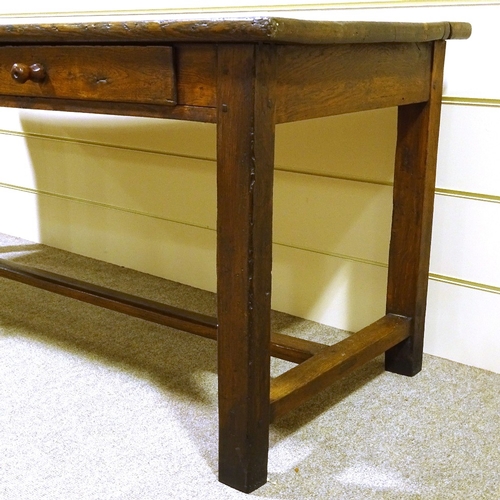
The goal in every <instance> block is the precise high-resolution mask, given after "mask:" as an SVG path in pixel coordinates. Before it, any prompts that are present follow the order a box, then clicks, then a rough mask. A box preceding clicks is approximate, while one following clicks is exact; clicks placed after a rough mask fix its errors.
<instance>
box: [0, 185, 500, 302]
mask: <svg viewBox="0 0 500 500" xmlns="http://www.w3.org/2000/svg"><path fill="white" fill-rule="evenodd" d="M0 188H3V189H10V190H14V191H20V192H24V193H29V194H32V195H35V196H42V197H43V196H46V197H52V198H59V199H61V200H64V201H67V202H73V203H80V204H88V205H92V206H96V207H100V208H103V209H108V210H116V211H121V212H124V213H129V214H132V215H138V216H141V217H149V218H151V219H156V220H160V221H164V222H169V223H172V224H179V225H185V226H189V227H194V228H196V229H201V230H205V231H206V230H208V231H212V232H215V229H212V228H210V227H205V226H201V225H197V224H193V223H189V222H182V221H178V220H173V219H169V218H166V217H161V216H158V215H154V214H151V213H147V212H141V211H138V210H131V209H126V208H123V207H118V206H113V205H110V204H106V203H99V202H93V201H89V200H84V199H79V198H76V197H71V196H65V195H57V194H54V193H49V192H44V191H37V190H34V189H29V188H22V187H18V186H13V185H9V184H4V183H0ZM273 245H275V246H280V247H284V248H291V249H294V250H299V251H302V252H308V253H313V254H318V255H323V256H325V257H331V258H335V259H340V260H344V261H348V262H355V263H359V264H364V265H370V266H374V267H382V268H387V263H384V262H377V261H373V260H369V259H363V258H360V257H355V256H350V255H345V254H338V253H334V252H327V251H322V250H319V249H314V248H310V247H300V246H295V245H289V244H286V243H283V242H280V241H273ZM429 279H431V280H433V281H438V282H442V283H448V284H450V285H455V286H460V287H465V288H471V289H474V290H478V291H482V292H488V293H495V294H500V287H498V286H493V285H488V284H486V283H478V282H473V281H468V280H463V279H460V278H455V277H452V276H445V275H441V274H437V273H430V274H429Z"/></svg>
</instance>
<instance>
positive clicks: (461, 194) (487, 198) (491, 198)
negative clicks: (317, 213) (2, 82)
mask: <svg viewBox="0 0 500 500" xmlns="http://www.w3.org/2000/svg"><path fill="white" fill-rule="evenodd" d="M499 106H500V100H499ZM0 134H4V135H10V136H16V137H24V138H25V139H40V140H48V141H58V142H63V143H67V144H77V145H86V146H91V147H101V148H109V149H114V150H118V151H131V152H136V153H144V154H153V155H160V156H165V157H170V158H179V159H185V160H193V161H203V162H211V163H213V162H215V161H216V160H215V159H214V158H210V157H203V156H192V155H183V154H179V153H172V152H166V151H158V150H152V149H148V148H136V147H132V146H126V145H116V144H108V143H100V142H97V141H90V140H85V139H70V138H66V137H58V136H52V135H44V134H35V133H31V132H29V133H26V132H16V131H10V130H5V129H0ZM275 171H276V172H284V173H288V174H295V175H307V176H312V177H320V178H324V179H328V180H335V181H346V182H360V183H363V184H371V185H377V186H387V187H392V186H393V183H392V182H389V181H378V180H375V179H363V178H358V177H348V176H339V175H327V174H325V173H319V172H310V171H302V170H296V169H291V168H289V167H286V166H282V165H276V167H275ZM0 185H2V186H4V187H5V186H7V185H3V184H1V183H0ZM12 188H17V189H19V190H22V189H28V188H23V187H20V186H12ZM33 192H40V193H43V194H51V193H49V192H47V193H44V192H41V191H38V190H36V189H34V190H33ZM436 195H441V196H448V197H454V198H462V199H470V200H475V201H484V202H489V203H500V196H495V195H488V194H482V193H475V192H468V191H456V190H452V189H445V188H439V187H438V188H436ZM61 196H62V195H61ZM84 201H86V202H89V203H90V202H91V201H90V200H84ZM182 223H183V224H184V222H182Z"/></svg>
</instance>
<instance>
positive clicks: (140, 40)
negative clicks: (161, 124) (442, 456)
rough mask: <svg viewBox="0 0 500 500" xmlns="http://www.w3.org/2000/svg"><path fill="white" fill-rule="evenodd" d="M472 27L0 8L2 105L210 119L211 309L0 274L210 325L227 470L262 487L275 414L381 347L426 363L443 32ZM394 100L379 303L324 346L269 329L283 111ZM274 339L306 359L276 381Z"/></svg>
mask: <svg viewBox="0 0 500 500" xmlns="http://www.w3.org/2000/svg"><path fill="white" fill-rule="evenodd" d="M469 35H470V25H469V24H467V23H449V22H439V23H383V22H382V23H380V22H377V23H375V22H357V21H356V22H338V21H336V22H333V21H303V20H296V19H287V18H282V17H266V16H262V17H248V18H208V19H200V18H198V19H196V18H191V19H188V18H186V19H181V18H179V17H168V16H156V17H152V18H150V19H149V20H145V19H144V18H143V17H134V16H130V17H123V18H122V21H113V22H108V21H106V20H104V21H103V20H102V18H96V20H95V22H93V21H85V22H73V23H57V24H50V23H48V24H30V23H25V24H16V25H6V24H3V25H1V26H0V105H1V106H15V107H20V108H33V109H49V110H50V109H54V110H63V111H78V112H91V113H109V114H123V115H134V116H150V117H159V118H171V119H181V120H197V121H206V122H214V123H215V122H217V213H218V215H217V320H216V319H215V318H212V317H209V316H203V315H199V314H196V313H191V312H189V311H184V310H181V309H177V308H172V307H169V306H166V305H164V304H159V303H157V302H152V301H148V300H146V299H141V298H137V297H134V296H131V295H127V294H123V293H120V292H116V291H112V290H108V289H105V288H101V287H97V286H95V285H90V284H88V283H82V282H79V281H76V280H73V279H71V278H66V277H61V276H58V275H55V274H52V273H47V272H45V271H40V270H33V269H30V268H26V267H23V266H18V265H17V264H12V263H8V262H0V276H3V277H6V278H9V279H14V280H18V281H21V282H23V283H27V284H30V285H34V286H38V287H40V288H44V289H46V290H49V291H53V292H56V293H60V294H62V295H66V296H69V297H72V298H76V299H79V300H84V301H86V302H90V303H92V304H96V305H100V306H103V307H107V308H109V309H112V310H116V311H120V312H123V313H126V314H131V315H132V316H137V317H139V318H143V319H147V320H149V321H155V322H157V323H160V324H164V325H168V326H172V327H175V328H179V329H183V330H185V331H188V332H191V333H196V334H198V335H202V336H206V337H209V338H213V339H215V338H216V339H217V342H218V367H219V478H220V480H221V481H222V482H224V483H226V484H228V485H230V486H232V487H234V488H237V489H238V490H241V491H245V492H250V491H252V490H254V489H255V488H257V487H259V486H260V485H262V484H264V483H265V482H266V476H267V453H268V438H269V423H270V419H271V418H273V419H275V418H279V417H280V416H281V415H283V414H285V413H286V412H287V411H289V410H290V409H292V408H295V407H296V406H297V405H299V404H301V403H302V402H304V401H306V400H307V399H309V398H310V397H312V396H313V395H314V394H316V393H317V392H318V391H320V390H322V389H324V388H325V387H327V386H328V385H329V384H331V383H332V382H333V381H335V380H337V379H338V378H339V377H341V376H344V375H346V374H348V373H350V372H351V371H352V370H354V369H355V368H357V367H359V366H361V365H362V364H364V363H365V362H366V361H368V360H370V359H372V358H373V357H375V356H377V355H379V354H381V353H383V352H386V368H387V369H388V370H391V371H395V372H397V373H403V374H406V375H413V374H414V373H416V372H417V371H418V370H420V367H421V358H422V345H423V328H424V318H425V301H426V294H427V279H428V268H429V245H430V236H431V224H432V209H433V194H434V181H435V163H436V149H437V134H438V128H439V111H440V99H441V87H442V71H443V62H444V50H445V43H444V41H442V40H445V39H450V38H467V37H468V36H469ZM13 56H15V57H13ZM15 64H17V65H18V66H14V65H15ZM54 70H56V71H54ZM427 101H428V102H427ZM396 105H397V106H399V122H398V141H397V152H396V168H395V182H394V214H393V228H392V237H391V247H390V256H389V278H388V291H387V315H386V316H385V317H384V318H382V319H381V320H379V321H377V322H375V323H374V324H373V325H370V326H369V327H367V328H365V329H363V330H361V331H360V332H358V333H356V334H354V335H353V336H351V337H349V338H348V339H346V340H344V341H342V342H340V343H338V344H336V345H335V346H330V347H327V346H324V345H322V344H318V343H315V342H311V341H305V340H301V339H294V338H292V337H288V336H285V335H280V334H274V335H271V334H270V307H271V264H272V252H271V250H272V244H271V236H272V203H273V202H272V198H273V162H274V128H275V125H276V123H278V122H286V121H292V120H303V119H307V118H313V117H319V116H327V115H332V114H339V113H347V112H353V111H361V110H367V109H374V108H378V107H387V106H396ZM292 222H293V221H292ZM271 354H272V355H276V356H278V357H282V358H283V359H287V360H290V361H294V362H297V363H301V364H299V366H297V367H295V368H293V369H292V370H290V371H289V372H287V373H284V374H283V375H281V376H280V377H278V378H277V379H276V380H275V381H273V384H272V388H271V383H270V355H271ZM270 394H271V396H270Z"/></svg>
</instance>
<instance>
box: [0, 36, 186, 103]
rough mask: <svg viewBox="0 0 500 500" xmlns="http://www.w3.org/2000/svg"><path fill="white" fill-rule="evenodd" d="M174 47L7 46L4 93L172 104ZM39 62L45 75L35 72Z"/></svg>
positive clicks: (0, 72)
mask: <svg viewBox="0 0 500 500" xmlns="http://www.w3.org/2000/svg"><path fill="white" fill-rule="evenodd" d="M172 52H173V51H172V47H169V46H150V47H136V46H105V47H95V46H71V45H69V46H68V45H64V46H58V47H39V46H19V47H2V50H1V52H0V94H4V95H17V96H29V97H49V98H61V99H83V100H94V101H112V102H113V101H114V102H136V103H150V104H165V105H172V104H175V103H176V102H177V88H176V80H175V75H174V64H173V53H172ZM15 65H17V67H18V70H17V71H15ZM33 65H40V66H42V67H43V69H44V73H45V76H44V78H42V79H41V81H36V75H35V78H33V75H31V77H30V74H31V72H33V71H32V70H31V71H30V70H29V67H30V66H33ZM13 66H14V68H13ZM23 68H25V71H24V72H23V71H21V70H22V69H23ZM13 71H14V76H15V75H19V77H18V78H13V75H12V72H13ZM26 73H28V74H26ZM35 73H36V71H35ZM24 76H25V77H26V78H25V79H24Z"/></svg>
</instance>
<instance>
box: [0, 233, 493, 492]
mask: <svg viewBox="0 0 500 500" xmlns="http://www.w3.org/2000/svg"><path fill="white" fill-rule="evenodd" d="M0 243H1V244H2V251H1V253H2V257H4V258H9V259H14V260H16V261H18V262H22V263H26V264H31V265H35V266H38V267H41V268H45V269H50V270H54V271H56V272H62V273H65V274H68V275H72V276H74V277H76V278H79V279H83V280H88V281H92V282H94V283H97V284H102V285H105V286H109V287H113V288H117V289H120V290H123V291H127V292H133V293H138V294H140V295H143V296H145V297H148V298H152V299H154V300H164V299H165V297H168V302H169V303H170V304H172V305H178V306H181V307H186V308H190V309H193V310H198V311H200V312H204V313H209V314H211V313H213V310H214V305H215V301H214V296H213V295H212V294H210V293H207V292H203V291H200V290H195V289H192V288H189V287H186V286H182V285H179V284H176V283H171V282H167V281H165V280H161V279H159V278H155V277H152V276H147V275H143V274H140V273H137V272H134V271H130V270H126V269H121V268H119V267H117V266H112V265H109V264H104V263H101V262H97V261H94V260H91V259H86V258H83V257H79V256H76V255H72V254H68V253H66V252H62V251H58V250H54V249H50V248H47V247H44V246H42V245H37V244H30V243H29V242H24V241H22V240H18V239H15V238H11V237H7V236H2V235H0ZM0 287H1V294H0V308H1V314H0V499H1V500H40V499H49V500H73V499H75V500H90V499H93V500H94V499H95V500H112V499H119V500H153V499H154V500H162V499H180V500H183V499H186V500H191V499H204V500H211V499H214V500H219V499H243V498H247V497H248V496H247V495H244V494H242V493H239V492H236V491H234V490H232V489H230V488H227V487H225V486H224V485H221V484H220V483H218V482H217V408H216V400H217V394H216V368H215V362H216V349H215V347H216V346H215V343H213V342H212V341H210V340H206V339H202V338H198V337H194V336H191V335H189V334H186V333H181V332H176V331H173V330H170V329H168V328H164V327H160V326H157V325H153V324H150V323H146V322H144V321H141V320H138V319H134V318H130V317H127V316H123V315H120V314H118V313H114V312H110V311H106V310H102V309H99V308H96V307H94V306H91V305H87V304H82V303H79V302H76V301H74V300H71V299H67V298H63V297H59V296H56V295H52V294H49V293H48V292H44V291H41V290H36V289H32V288H30V287H27V286H25V285H21V284H18V283H14V282H11V281H7V280H5V279H0ZM273 321H274V325H275V326H274V328H275V330H276V331H280V332H285V333H291V334H296V335H299V336H304V337H309V338H315V339H317V340H319V341H322V342H327V343H333V342H335V341H337V340H339V339H340V338H342V337H343V336H344V335H345V333H343V332H339V331H336V330H334V329H332V328H328V327H325V326H322V325H318V324H316V323H312V322H309V321H304V320H301V319H298V318H294V317H291V316H287V315H284V314H275V315H274V317H273ZM471 335H474V332H471ZM286 367H287V364H286V363H284V362H275V363H274V365H273V370H274V372H275V373H278V372H279V371H281V370H283V369H284V368H286ZM499 468H500V375H497V374H493V373H489V372H485V371H482V370H479V369H475V368H471V367H467V366H463V365H459V364H456V363H452V362H449V361H445V360H442V359H438V358H433V357H430V356H426V357H425V364H424V370H423V371H422V372H421V373H420V374H419V375H417V376H416V377H414V378H405V377H401V376H397V375H393V374H390V373H385V372H384V371H383V364H382V359H377V360H375V361H373V362H372V363H369V364H368V365H367V366H366V367H365V368H363V369H361V370H360V371H358V372H357V373H356V374H355V375H354V376H353V377H351V378H349V379H347V380H344V381H342V382H340V383H337V384H335V385H334V386H333V387H332V388H331V389H329V390H328V391H326V392H324V393H323V394H321V395H319V396H318V397H316V398H315V399H314V400H313V401H311V402H310V403H308V404H307V405H305V406H303V407H302V408H300V409H299V410H297V411H295V412H293V413H291V414H290V415H288V416H287V417H286V418H284V419H282V420H281V421H279V422H278V423H277V424H275V425H273V426H272V430H271V450H270V460H269V482H268V483H267V484H266V485H265V486H263V487H262V488H260V489H258V490H257V491H255V492H254V493H252V494H251V495H250V497H255V498H262V499H283V500H295V499H297V500H298V499H300V500H304V499H321V500H325V499H339V500H343V499H355V500H364V499H395V500H396V499H397V500H406V499H433V500H434V499H492V500H498V499H499V498H500V471H499Z"/></svg>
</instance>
